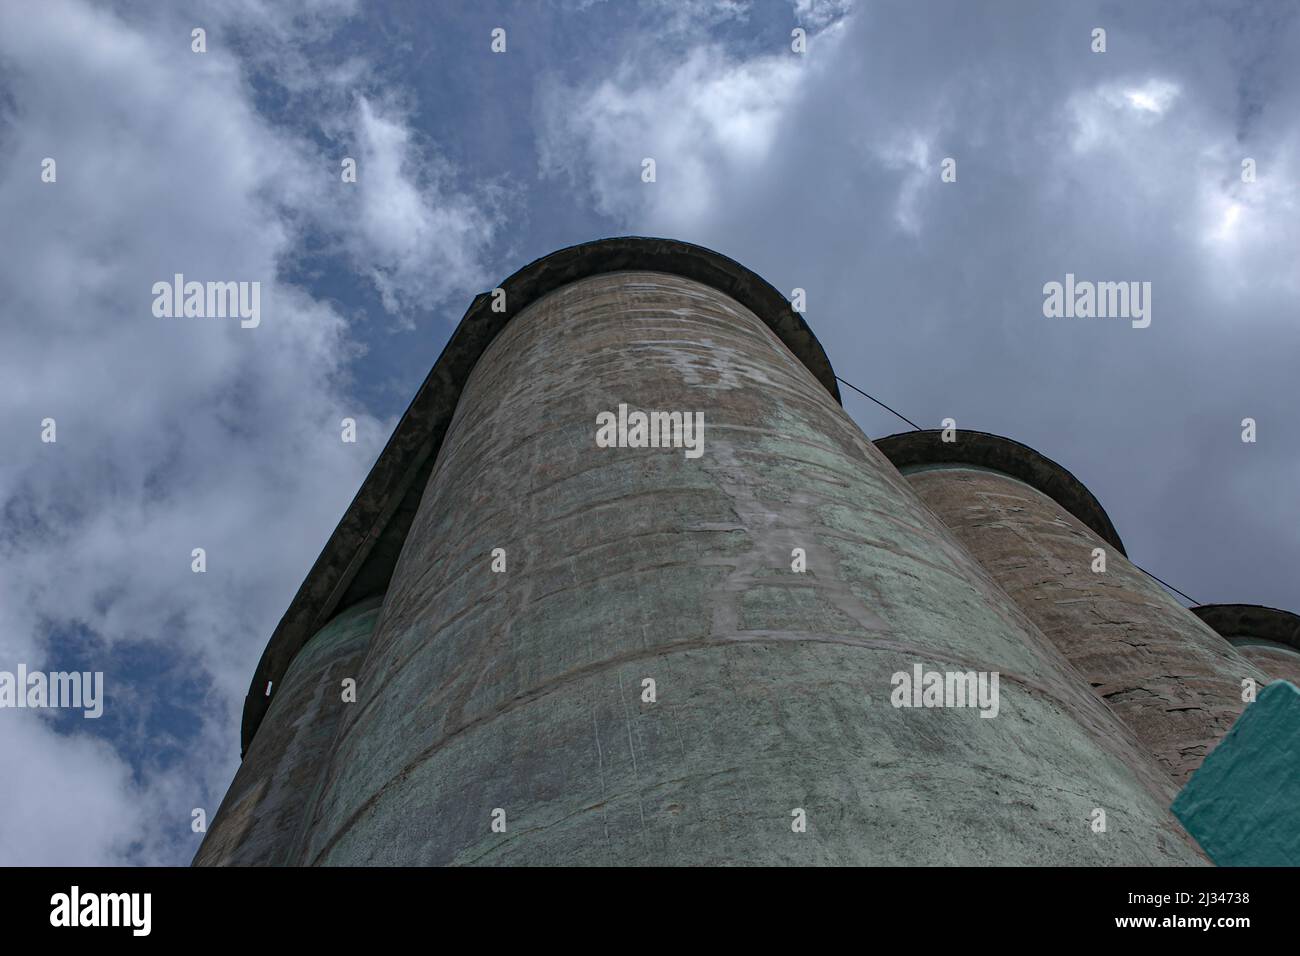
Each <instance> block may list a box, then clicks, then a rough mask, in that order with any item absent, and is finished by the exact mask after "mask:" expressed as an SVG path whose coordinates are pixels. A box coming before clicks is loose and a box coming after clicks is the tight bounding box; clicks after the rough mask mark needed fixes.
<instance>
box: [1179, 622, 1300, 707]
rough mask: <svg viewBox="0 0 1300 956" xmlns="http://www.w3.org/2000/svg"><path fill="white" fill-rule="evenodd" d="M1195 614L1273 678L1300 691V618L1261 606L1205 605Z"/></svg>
mask: <svg viewBox="0 0 1300 956" xmlns="http://www.w3.org/2000/svg"><path fill="white" fill-rule="evenodd" d="M1192 613H1193V614H1195V615H1196V616H1197V617H1199V618H1200V619H1201V620H1202V621H1204V622H1205V623H1206V624H1207V625H1209V626H1210V627H1212V628H1213V629H1214V631H1215V633H1216V634H1218V635H1220V636H1221V637H1223V638H1226V639H1227V641H1228V643H1230V644H1232V646H1233V647H1235V648H1236V649H1237V652H1238V653H1239V654H1241V656H1242V657H1244V658H1246V659H1247V660H1249V661H1252V662H1254V664H1255V665H1256V666H1257V667H1259V669H1260V670H1261V671H1263V672H1264V673H1265V674H1267V675H1268V676H1269V677H1271V678H1275V679H1277V680H1289V681H1290V682H1291V683H1293V684H1295V685H1296V686H1297V687H1300V615H1296V614H1292V613H1291V612H1290V611H1280V610H1278V609H1277V608H1275V607H1263V606H1261V605H1258V604H1202V605H1201V606H1200V607H1194V608H1192Z"/></svg>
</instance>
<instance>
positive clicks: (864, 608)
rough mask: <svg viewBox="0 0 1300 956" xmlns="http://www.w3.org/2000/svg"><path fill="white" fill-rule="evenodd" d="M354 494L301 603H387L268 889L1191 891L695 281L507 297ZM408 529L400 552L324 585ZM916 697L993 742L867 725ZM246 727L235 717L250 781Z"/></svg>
mask: <svg viewBox="0 0 1300 956" xmlns="http://www.w3.org/2000/svg"><path fill="white" fill-rule="evenodd" d="M498 303H500V304H501V305H502V311H500V312H497V311H495V310H494V309H493V306H494V305H495V304H498ZM634 413H646V414H650V413H661V414H669V415H671V414H679V415H681V416H690V418H683V419H682V420H683V421H693V420H694V416H696V415H700V416H702V417H703V421H704V428H703V444H702V445H697V446H696V447H690V446H689V444H686V445H685V446H683V444H682V443H676V444H675V443H674V442H672V441H671V440H669V441H664V442H659V443H658V444H659V445H660V447H653V446H650V447H639V446H637V442H636V441H635V440H634V439H633V438H632V435H633V434H634V432H633V429H634V428H635V426H634V425H632V424H631V423H632V418H631V416H632V414H634ZM610 415H612V416H614V417H615V419H616V420H617V421H618V422H619V423H620V426H621V425H622V424H624V423H626V424H627V425H628V429H627V430H624V429H622V428H621V427H620V429H619V430H618V432H617V434H618V437H619V438H621V439H624V440H623V441H620V442H616V443H615V447H601V446H600V445H598V442H597V429H598V423H599V422H601V421H603V420H604V421H607V420H608V419H607V418H606V416H610ZM669 437H670V438H671V435H669ZM682 437H685V436H682ZM696 437H697V436H696ZM664 445H667V446H668V447H663V446H664ZM697 452H698V454H697ZM376 475H378V477H376ZM403 476H405V477H403ZM417 479H418V480H417ZM367 482H368V484H367V488H371V489H372V490H371V491H367V489H366V488H363V492H362V494H360V495H358V502H357V503H354V509H356V508H360V509H361V517H357V516H355V515H354V514H353V513H352V511H350V513H349V515H348V516H345V519H344V522H343V523H341V524H340V531H339V532H336V537H335V539H332V541H331V545H330V546H329V547H328V548H327V554H326V555H322V559H321V561H320V562H318V567H317V570H316V571H314V572H313V575H317V574H319V575H320V577H321V580H320V581H318V582H309V583H308V584H304V588H303V590H302V591H301V592H300V600H301V601H311V600H316V598H315V597H314V596H315V595H335V596H337V595H339V594H342V593H346V592H347V591H348V589H349V587H356V585H355V584H353V585H350V584H349V583H348V582H349V580H350V578H349V576H350V575H357V576H358V579H363V580H365V581H367V582H368V583H367V585H366V586H367V587H386V594H385V597H384V603H383V610H382V613H381V615H380V618H379V621H378V623H377V625H376V627H375V630H374V633H373V635H372V637H371V639H370V643H369V647H368V649H367V651H366V655H365V658H364V663H363V664H361V666H360V667H359V670H358V682H359V700H358V703H356V704H354V705H350V706H348V707H346V708H345V711H344V716H343V719H342V721H341V723H340V725H339V728H338V730H337V733H336V734H335V736H334V742H333V746H332V752H331V754H330V756H329V759H328V764H327V767H326V770H325V772H324V774H323V775H322V777H321V779H320V783H319V786H318V787H317V788H316V789H315V791H314V793H315V796H314V797H312V798H311V799H310V800H308V809H307V811H306V813H305V814H304V816H303V818H302V819H301V821H300V826H299V832H300V835H301V836H300V840H299V842H298V845H297V847H296V850H295V852H294V854H293V855H292V859H291V862H299V863H308V864H365V863H387V864H417V865H424V864H471V863H479V864H565V863H570V864H650V865H657V864H727V863H746V864H756V863H882V864H934V863H958V864H989V863H1003V864H1044V863H1048V864H1054V863H1055V864H1066V863H1077V864H1145V863H1165V862H1173V863H1195V862H1200V857H1199V855H1198V854H1197V852H1196V851H1195V849H1194V848H1193V847H1192V846H1191V845H1190V844H1189V842H1188V840H1187V838H1186V835H1185V834H1183V833H1182V831H1181V829H1180V828H1179V827H1178V826H1177V824H1176V823H1175V822H1174V821H1173V820H1172V818H1171V817H1170V816H1169V815H1168V814H1167V812H1166V811H1165V806H1166V805H1167V801H1168V798H1169V797H1170V796H1171V794H1172V787H1171V786H1170V785H1169V781H1168V780H1167V779H1166V778H1165V777H1164V776H1163V775H1162V774H1160V773H1159V772H1158V770H1157V769H1156V768H1155V765H1154V764H1153V763H1151V762H1150V761H1149V758H1148V757H1147V755H1146V754H1145V753H1143V752H1141V749H1140V747H1139V745H1138V744H1137V741H1136V738H1134V737H1133V736H1132V734H1131V733H1130V732H1129V731H1127V729H1126V728H1125V727H1124V726H1123V725H1122V724H1121V723H1120V722H1119V721H1118V720H1117V719H1116V718H1115V716H1114V715H1113V714H1112V713H1111V712H1110V711H1109V710H1108V709H1107V708H1106V707H1105V706H1104V705H1103V704H1102V703H1101V702H1100V701H1099V700H1098V699H1097V698H1096V697H1094V696H1093V695H1092V694H1091V693H1090V692H1089V690H1088V688H1087V686H1086V685H1084V684H1082V683H1081V682H1080V681H1079V679H1078V675H1077V674H1076V673H1075V672H1074V671H1073V669H1072V668H1071V667H1070V665H1069V664H1068V663H1067V662H1066V661H1065V660H1064V658H1063V657H1062V656H1061V655H1060V654H1059V652H1058V651H1057V650H1056V649H1055V648H1053V647H1052V645H1051V644H1050V643H1049V642H1048V641H1047V640H1046V639H1045V638H1044V636H1043V635H1042V633H1040V631H1039V630H1038V629H1037V628H1036V627H1035V626H1034V624H1033V623H1031V622H1030V620H1029V619H1028V618H1027V617H1026V616H1025V614H1024V613H1022V612H1021V611H1020V609H1019V608H1017V606H1016V604H1015V603H1014V602H1013V601H1012V600H1011V599H1010V598H1009V597H1008V596H1007V594H1006V593H1004V592H1003V590H1001V589H1000V588H999V587H998V586H997V584H996V583H995V582H994V581H993V580H992V579H991V578H990V577H989V575H988V574H986V573H985V572H984V570H982V569H981V568H980V566H979V564H978V563H977V562H976V561H975V560H974V559H973V558H972V557H971V556H970V554H969V553H968V552H967V551H966V550H965V549H963V547H962V546H961V545H960V544H959V543H958V538H957V537H954V536H953V534H952V533H951V532H950V531H949V530H948V529H947V528H945V526H944V524H943V523H942V522H941V521H939V520H938V519H937V518H936V517H935V516H934V515H933V514H932V513H931V512H930V511H929V510H927V509H926V508H925V507H924V506H923V505H922V504H921V503H920V501H919V500H918V499H917V497H916V496H915V495H914V494H913V492H912V490H911V488H910V487H909V486H908V483H907V482H905V481H903V480H902V479H901V478H900V477H899V476H898V475H897V473H896V472H895V471H894V470H893V468H892V467H891V466H890V465H889V464H888V462H886V461H885V459H884V457H883V456H882V455H881V454H880V453H879V452H878V451H877V450H876V449H875V448H874V447H873V446H872V444H871V443H870V442H869V441H868V440H867V439H866V438H865V437H864V436H863V435H862V433H861V432H860V430H859V429H858V428H857V426H856V425H855V424H854V423H853V422H852V421H851V420H850V419H849V418H848V416H847V415H846V414H845V413H844V412H843V410H842V409H841V408H840V406H839V404H838V401H837V394H836V392H835V383H834V377H833V373H831V371H830V366H829V363H828V362H827V361H826V359H825V356H824V354H823V353H822V351H821V348H820V346H819V345H818V344H817V342H816V339H815V338H814V337H813V336H812V334H811V332H810V331H808V329H807V326H806V325H804V324H803V322H802V320H801V319H800V318H799V317H798V316H797V315H795V314H794V313H793V312H792V311H791V310H790V308H789V306H788V304H787V303H785V302H784V301H783V300H782V299H781V297H780V296H779V294H777V293H776V292H775V290H773V289H771V287H770V286H768V285H767V284H766V283H764V282H763V281H762V280H761V279H759V278H758V277H757V276H756V275H754V274H753V273H751V272H749V271H748V270H746V269H744V268H743V267H741V266H739V265H737V264H736V263H734V262H732V261H731V260H728V259H726V258H725V257H722V256H719V255H717V254H716V253H712V252H709V251H708V250H704V249H700V248H699V247H694V246H688V245H685V244H682V243H674V242H668V241H665V240H644V239H620V240H607V241H604V242H599V243H591V244H588V245H586V246H580V247H575V248H573V249H568V250H563V251H561V252H559V253H556V254H554V255H552V256H549V257H547V258H546V259H543V260H539V261H538V262H536V263H534V264H533V265H531V266H529V267H528V268H526V269H524V270H522V271H521V272H520V273H518V274H516V275H515V276H513V277H512V278H511V279H510V280H507V281H506V282H505V283H503V285H502V293H501V294H500V295H498V296H491V295H485V296H483V297H480V299H479V300H477V301H476V303H475V305H474V306H473V307H472V308H471V310H470V312H469V313H468V314H467V316H466V318H465V319H464V321H463V322H462V324H461V326H460V328H459V329H458V330H457V333H456V335H455V336H454V337H453V340H452V342H451V344H450V345H449V346H448V351H447V352H446V353H444V356H443V358H442V359H440V360H439V363H438V365H437V366H436V367H435V369H434V371H433V372H432V373H431V375H430V379H429V381H428V382H426V384H425V386H424V388H423V389H422V390H421V393H420V395H419V396H417V400H416V403H415V404H413V406H412V410H411V411H408V413H407V416H406V417H405V418H404V419H403V422H402V424H401V425H399V428H398V433H397V434H395V435H394V438H393V440H392V441H391V442H390V446H389V449H386V451H385V453H384V455H383V456H381V459H380V462H379V463H377V464H376V473H375V474H372V478H371V479H368V480H367ZM372 486H373V487H372ZM404 501H410V502H412V504H413V505H414V503H415V502H416V501H418V506H414V508H413V515H408V516H407V517H406V518H404V519H402V521H403V522H409V524H403V526H402V534H403V535H404V538H402V539H401V540H402V544H401V547H400V557H397V558H396V560H395V561H393V562H392V563H391V564H386V565H383V566H382V567H379V568H378V569H376V563H375V562H376V561H378V560H379V559H375V558H370V559H366V560H363V559H362V558H356V559H351V558H349V555H350V553H351V550H352V549H353V548H363V547H371V546H372V545H370V544H367V542H374V541H381V540H384V535H385V534H388V529H389V528H390V527H391V521H392V520H394V519H390V518H389V517H385V516H388V515H394V514H396V515H401V514H403V513H404V509H405V510H406V511H411V510H412V509H411V508H406V506H405V505H402V506H400V507H399V502H404ZM385 522H388V524H385ZM958 537H961V535H960V533H959V534H958ZM381 550H382V549H381ZM367 560H368V561H369V564H367ZM384 560H387V559H384ZM380 563H381V564H382V562H380ZM800 567H804V569H803V570H799V568H800ZM358 568H360V569H361V570H360V571H358V570H357V569H358ZM367 568H369V570H367ZM309 584H310V586H309ZM336 599H337V597H335V598H331V600H336ZM313 616H318V615H314V614H312V613H307V612H306V611H304V610H302V609H299V610H298V611H297V612H294V611H293V609H291V615H288V616H286V620H289V619H292V620H294V621H298V620H304V621H305V620H309V619H311V618H312V617H313ZM283 632H284V633H283V634H282V633H281V632H280V631H277V637H276V639H275V640H273V644H274V645H275V646H274V647H268V651H267V654H266V655H264V658H263V663H262V664H261V665H259V671H258V678H257V679H265V678H266V677H268V676H270V675H272V674H275V673H277V672H278V671H279V670H280V669H283V668H284V667H286V666H289V665H288V664H287V662H288V661H290V660H292V659H293V653H294V648H295V647H296V646H297V645H298V644H299V643H301V642H302V640H303V636H302V635H301V634H300V633H297V632H296V631H294V630H293V627H290V626H288V625H285V626H284V627H283ZM1216 640H1217V639H1216ZM1220 643H1221V642H1220ZM308 647H309V648H310V644H308ZM914 667H919V668H920V669H921V672H922V673H923V674H924V673H928V672H933V673H938V674H940V675H943V674H953V673H959V674H966V673H970V674H971V675H972V676H974V675H977V674H983V675H985V676H987V675H989V674H990V673H991V672H996V673H997V674H998V675H999V677H1000V699H999V701H998V703H997V706H996V712H997V715H996V717H992V718H989V719H986V718H984V717H981V716H980V710H978V709H974V708H970V707H965V708H963V707H957V706H937V707H928V706H922V707H919V708H912V707H895V706H893V704H892V703H891V691H893V690H894V689H895V688H896V683H895V675H898V674H907V675H909V676H910V674H911V673H912V672H913V668H914ZM257 679H255V686H256V680H257ZM332 679H333V678H332V676H327V677H323V678H322V680H323V681H324V682H325V683H326V684H328V681H329V680H332ZM947 702H948V701H946V700H943V699H941V700H940V703H947ZM278 706H279V703H278V702H276V703H273V704H272V705H271V709H270V711H269V712H267V710H266V707H265V705H264V703H263V702H261V701H259V700H258V699H257V698H256V695H255V694H251V695H250V700H249V709H248V711H247V712H246V718H247V719H246V723H245V728H246V742H247V741H249V740H251V745H250V749H249V753H250V755H251V754H253V753H255V752H256V750H257V748H258V747H259V746H260V741H261V737H262V735H263V734H265V733H267V732H268V729H269V728H268V721H272V720H273V719H275V718H277V710H276V708H277V707H278ZM281 722H282V721H281ZM302 792H303V793H304V794H306V793H308V791H307V790H306V789H304V790H303V791H302ZM1099 811H1100V812H1101V814H1102V816H1100V817H1099V816H1098V813H1099ZM1099 821H1101V822H1103V826H1100V827H1099V826H1098V822H1099Z"/></svg>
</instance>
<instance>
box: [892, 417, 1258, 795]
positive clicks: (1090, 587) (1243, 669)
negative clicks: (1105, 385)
mask: <svg viewBox="0 0 1300 956" xmlns="http://www.w3.org/2000/svg"><path fill="white" fill-rule="evenodd" d="M966 434H967V433H964V432H961V431H959V432H957V441H956V442H953V443H942V442H940V440H939V433H938V432H925V433H912V434H911V435H910V436H908V437H909V439H910V441H911V442H913V443H916V442H920V441H928V442H930V443H931V444H932V445H933V446H934V447H933V448H932V450H931V451H930V452H929V453H928V454H927V456H926V457H927V461H928V463H930V464H933V463H935V462H937V461H938V460H939V459H941V458H942V457H945V456H946V457H947V458H948V459H949V460H950V461H951V462H953V464H954V465H955V466H960V465H961V464H962V462H963V458H964V452H963V439H964V437H965V435H966ZM977 434H979V435H981V437H980V438H979V444H980V445H983V446H987V445H988V444H990V439H995V438H996V436H988V435H983V433H977ZM922 435H923V436H925V437H924V438H922V437H918V436H922ZM878 444H879V445H880V446H881V447H882V450H884V451H885V452H886V454H890V455H891V458H894V457H895V455H894V454H893V449H892V446H891V440H889V439H886V440H883V441H881V442H879V443H878ZM1024 447H1025V446H1023V445H1019V444H1018V443H1014V442H1008V443H1007V450H1006V452H1005V454H1006V455H1007V456H1010V455H1012V454H1014V453H1015V450H1016V449H1019V448H1024ZM1035 454H1036V453H1035ZM898 457H899V460H900V461H901V462H902V463H903V465H904V473H905V474H906V476H907V478H908V480H909V481H910V482H911V483H912V486H913V487H914V488H915V489H916V492H917V493H918V494H919V495H920V496H921V499H922V500H923V501H924V502H925V503H926V504H927V505H928V506H929V507H930V509H931V510H933V511H934V513H935V514H936V515H938V516H939V517H940V518H941V519H942V520H943V521H944V523H945V524H946V525H947V526H948V527H949V528H951V529H952V531H953V532H954V533H955V534H956V535H957V537H958V539H959V540H960V541H961V542H962V544H963V545H965V547H966V549H967V550H968V551H969V552H970V553H971V554H973V555H974V556H975V557H976V558H977V559H979V561H980V562H981V563H982V564H983V565H984V567H985V568H986V569H987V570H988V572H989V573H990V574H991V575H992V576H993V578H994V579H995V580H996V581H997V582H998V584H999V585H1000V586H1001V587H1002V589H1003V590H1005V591H1006V592H1007V593H1008V594H1009V595H1011V597H1012V598H1014V599H1015V601H1016V603H1017V604H1019V606H1020V607H1021V608H1022V609H1023V610H1024V612H1025V614H1026V615H1028V617H1029V618H1030V619H1031V620H1032V621H1033V622H1034V623H1035V624H1036V625H1037V626H1038V628H1039V629H1040V630H1041V631H1042V632H1043V633H1044V634H1045V635H1047V637H1048V638H1049V639H1050V640H1051V641H1052V642H1053V643H1054V644H1055V645H1056V646H1057V647H1059V648H1060V650H1061V651H1062V652H1063V653H1064V654H1065V656H1066V657H1067V658H1069V660H1070V662H1071V663H1072V664H1073V665H1074V667H1075V668H1076V669H1077V670H1078V672H1079V673H1080V674H1081V675H1082V676H1083V678H1084V679H1085V681H1086V682H1087V684H1090V685H1091V686H1092V687H1093V689H1094V690H1095V691H1096V693H1097V694H1098V695H1099V696H1100V697H1101V698H1102V699H1104V700H1105V701H1106V702H1107V703H1108V704H1109V705H1110V706H1111V707H1113V708H1114V710H1115V712H1116V713H1117V714H1119V715H1120V717H1121V718H1122V719H1123V720H1124V722H1125V723H1126V724H1127V725H1128V726H1129V727H1130V728H1132V730H1133V731H1134V732H1135V733H1136V734H1137V736H1138V738H1139V739H1140V740H1141V741H1142V744H1143V746H1144V747H1145V748H1146V750H1147V751H1148V752H1149V753H1151V754H1153V755H1154V756H1155V758H1156V759H1157V760H1158V761H1159V762H1160V764H1161V765H1162V766H1163V767H1164V769H1165V770H1166V771H1167V772H1168V773H1169V775H1170V777H1171V778H1172V779H1173V780H1174V782H1175V783H1176V785H1178V786H1182V784H1184V783H1185V782H1186V780H1187V778H1188V776H1189V775H1190V774H1191V773H1192V771H1194V770H1195V769H1196V768H1197V767H1198V766H1200V763H1201V761H1202V760H1203V759H1204V757H1205V755H1206V754H1207V753H1209V751H1210V750H1211V749H1213V747H1214V745H1215V744H1216V743H1217V742H1218V741H1219V739H1220V738H1221V737H1222V736H1223V735H1224V734H1225V733H1227V731H1228V728H1229V727H1231V726H1232V724H1233V722H1234V721H1235V720H1236V719H1237V717H1238V716H1239V715H1240V714H1241V712H1242V710H1243V709H1244V708H1245V706H1246V705H1245V703H1244V702H1243V701H1242V698H1241V690H1242V683H1241V682H1242V680H1243V679H1245V678H1252V679H1254V680H1256V681H1258V682H1260V683H1261V684H1263V683H1267V678H1266V677H1265V676H1264V674H1263V673H1262V672H1261V671H1260V669H1259V668H1258V667H1257V666H1256V665H1255V664H1253V663H1252V662H1251V661H1249V660H1247V659H1246V658H1245V657H1243V656H1242V655H1241V654H1240V653H1238V652H1237V650H1235V649H1234V648H1233V647H1232V646H1231V645H1230V644H1228V643H1227V642H1226V641H1224V640H1222V639H1221V638H1220V637H1219V636H1218V635H1216V634H1215V633H1214V632H1213V631H1212V630H1210V629H1209V628H1208V627H1206V626H1205V625H1204V624H1203V623H1202V622H1201V621H1200V620H1198V619H1197V617H1196V616H1195V615H1193V614H1192V613H1191V612H1189V611H1188V610H1187V609H1186V608H1184V607H1183V606H1182V605H1181V604H1179V603H1178V602H1177V601H1175V600H1174V599H1173V598H1172V597H1170V596H1169V595H1168V594H1167V593H1166V592H1165V591H1164V589H1163V588H1161V587H1160V586H1159V585H1158V584H1156V583H1155V582H1154V581H1152V580H1151V579H1150V578H1148V577H1147V576H1146V575H1145V574H1143V573H1142V572H1141V571H1139V570H1138V569H1137V568H1136V567H1134V566H1133V565H1132V564H1131V563H1130V562H1129V561H1128V560H1127V558H1125V557H1124V556H1123V555H1122V554H1121V553H1119V551H1118V549H1117V548H1116V547H1115V546H1114V544H1113V542H1110V541H1107V540H1103V539H1102V538H1101V537H1100V536H1099V535H1098V534H1097V533H1096V531H1095V530H1093V529H1092V528H1090V527H1088V526H1086V525H1085V524H1084V522H1083V521H1081V520H1080V519H1079V518H1078V517H1077V516H1076V515H1075V514H1073V513H1071V510H1070V509H1069V508H1067V507H1066V505H1064V504H1062V503H1060V502H1058V501H1056V500H1054V499H1053V498H1052V497H1049V496H1048V495H1047V494H1045V493H1044V492H1043V491H1041V490H1039V489H1038V488H1036V487H1030V485H1028V484H1026V483H1025V481H1024V480H1021V479H1018V478H1013V477H1010V476H1008V475H1006V474H999V473H998V472H996V471H993V470H990V469H988V468H985V467H980V468H964V467H948V468H936V467H930V468H928V469H926V470H911V466H910V465H909V464H908V462H909V461H911V460H914V458H912V456H910V455H909V456H907V457H902V456H898ZM1040 457H1041V456H1040ZM987 460H989V459H988V456H987V455H983V456H981V458H980V461H981V462H985V461H987ZM1057 467H1059V466H1057ZM1009 470H1010V469H1009ZM1061 472H1062V473H1063V474H1065V475H1069V473H1068V472H1064V470H1063V469H1062V470H1061ZM1021 473H1022V474H1025V472H1024V470H1023V469H1021ZM1029 477H1032V476H1029ZM1070 480H1071V481H1074V479H1073V476H1070ZM1049 487H1052V488H1053V490H1055V491H1058V493H1061V489H1062V487H1063V486H1062V485H1061V484H1059V483H1058V484H1056V485H1052V486H1049ZM1062 497H1063V499H1064V500H1065V501H1066V502H1067V503H1068V504H1074V503H1076V502H1079V501H1082V500H1083V495H1082V494H1081V493H1079V492H1078V491H1077V490H1075V491H1073V492H1071V493H1069V494H1065V493H1062ZM1087 497H1088V498H1091V495H1088V496H1087ZM1092 500H1094V501H1095V499H1092ZM1097 507H1098V508H1099V507H1100V506H1097ZM1103 514H1104V513H1103ZM1093 523H1094V524H1099V521H1096V520H1095V521H1094V522H1093ZM1108 525H1109V519H1108V518H1107V519H1105V522H1104V525H1102V526H1108ZM1116 540H1117V539H1116ZM1097 547H1102V548H1105V549H1106V551H1107V557H1106V561H1107V564H1106V571H1105V572H1104V573H1097V572H1094V571H1093V570H1092V561H1093V554H1092V552H1093V549H1094V548H1097Z"/></svg>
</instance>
